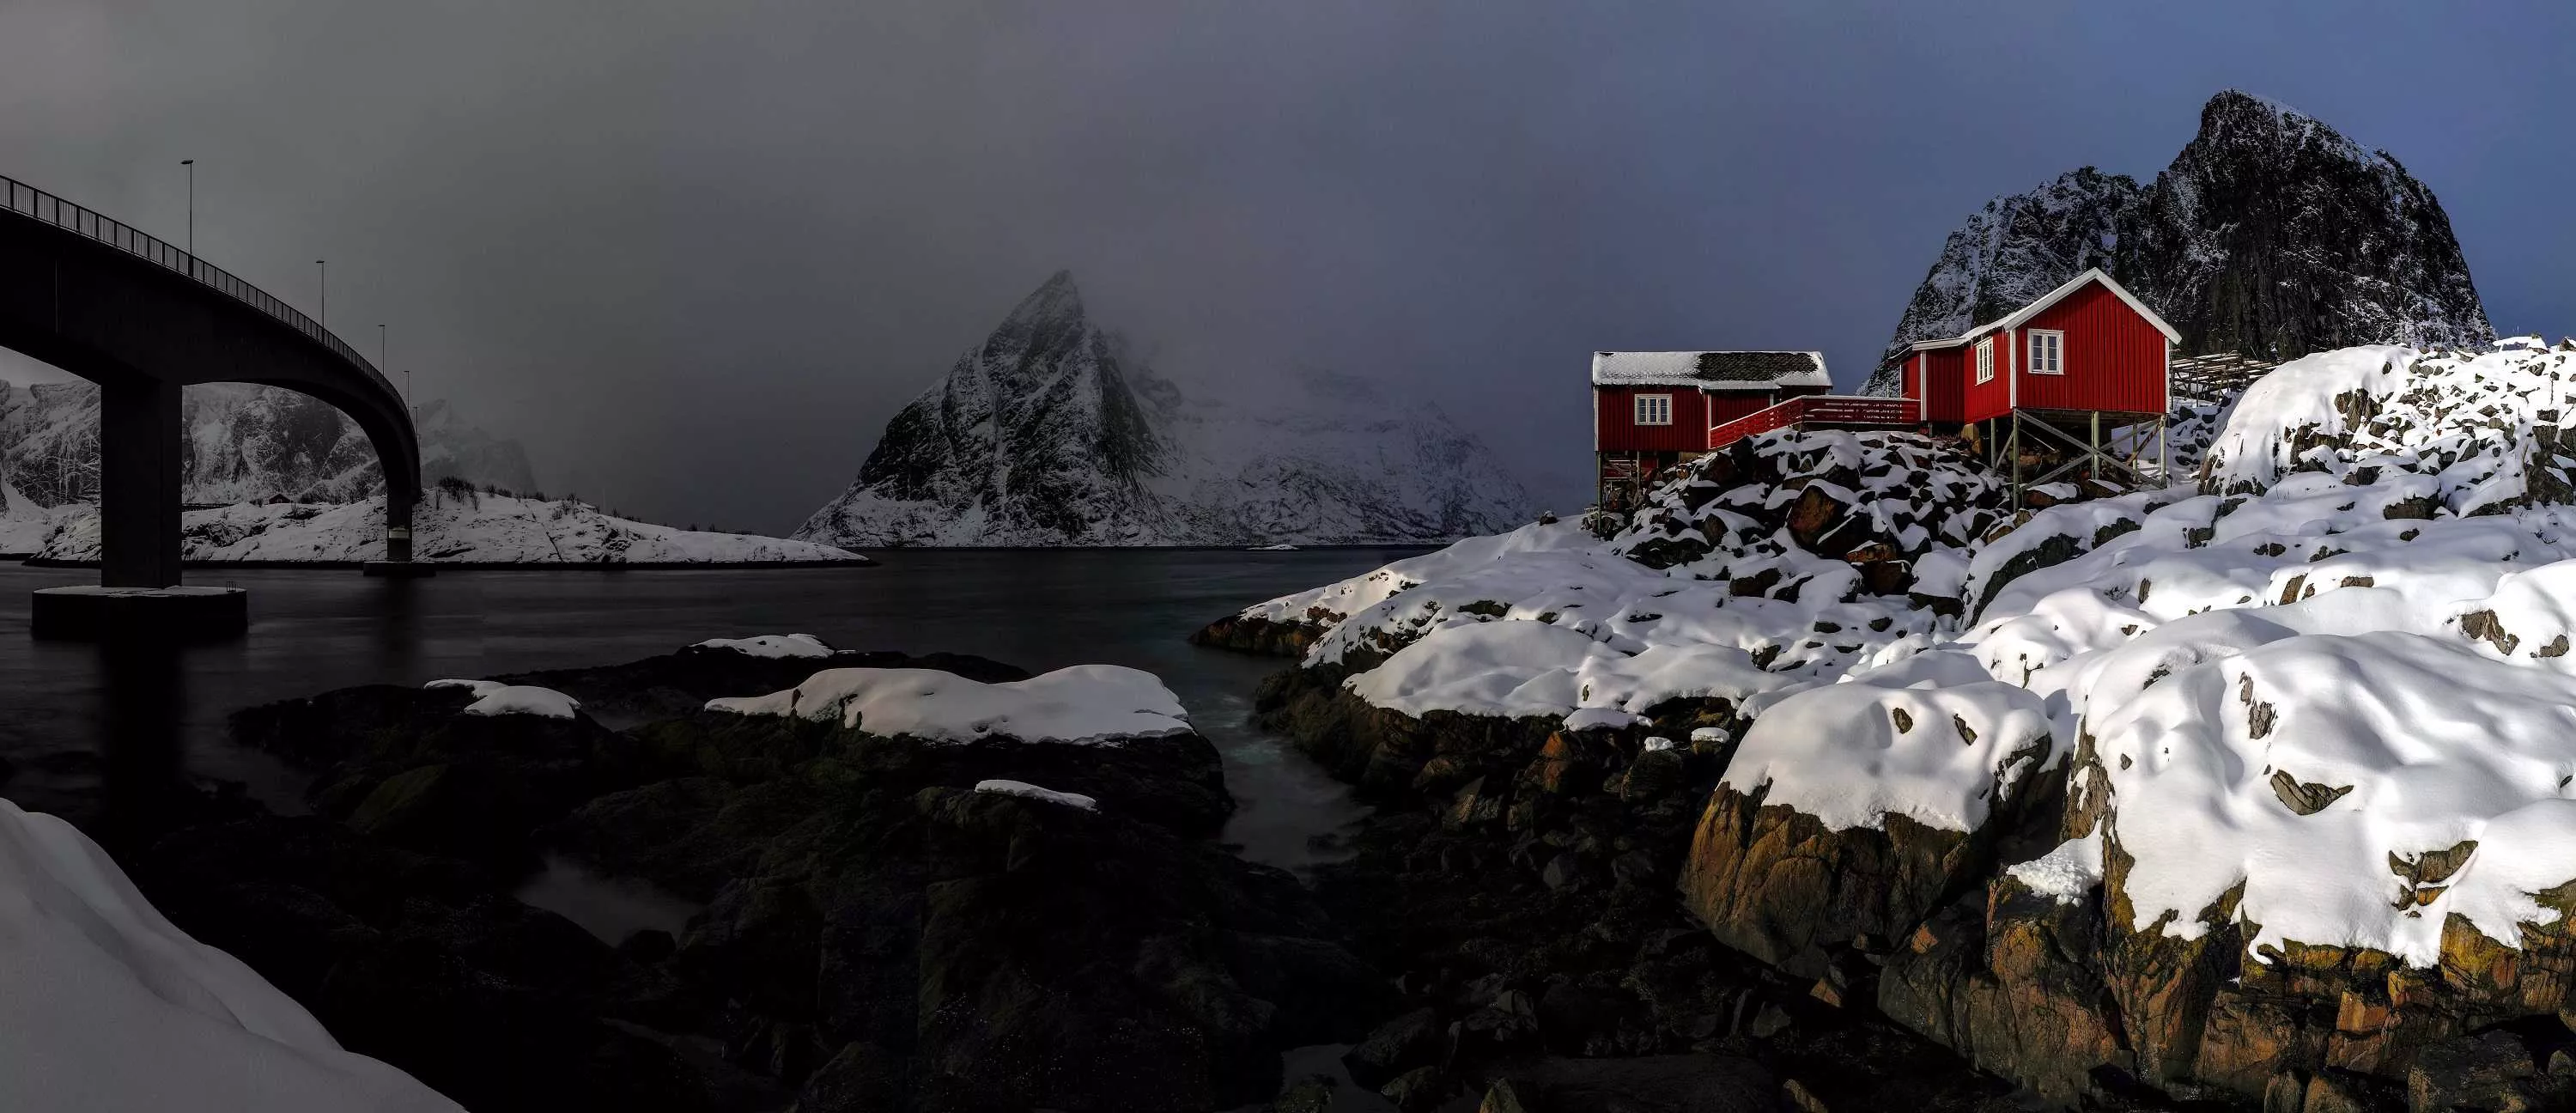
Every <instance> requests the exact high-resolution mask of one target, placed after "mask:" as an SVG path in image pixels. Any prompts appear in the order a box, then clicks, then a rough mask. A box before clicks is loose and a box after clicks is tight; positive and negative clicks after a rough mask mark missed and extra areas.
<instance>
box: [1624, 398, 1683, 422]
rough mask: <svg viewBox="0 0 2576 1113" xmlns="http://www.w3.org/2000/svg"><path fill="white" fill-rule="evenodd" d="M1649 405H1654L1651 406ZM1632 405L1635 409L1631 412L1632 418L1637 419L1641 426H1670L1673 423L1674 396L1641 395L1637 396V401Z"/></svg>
mask: <svg viewBox="0 0 2576 1113" xmlns="http://www.w3.org/2000/svg"><path fill="white" fill-rule="evenodd" d="M1649 403H1652V404H1651V405H1650V404H1649ZM1632 405H1633V406H1634V407H1635V408H1634V409H1632V410H1630V411H1629V413H1630V416H1633V417H1635V418H1636V419H1637V424H1639V425H1670V424H1672V423H1673V396H1672V395H1669V394H1640V395H1637V396H1636V401H1635V402H1634V403H1632Z"/></svg>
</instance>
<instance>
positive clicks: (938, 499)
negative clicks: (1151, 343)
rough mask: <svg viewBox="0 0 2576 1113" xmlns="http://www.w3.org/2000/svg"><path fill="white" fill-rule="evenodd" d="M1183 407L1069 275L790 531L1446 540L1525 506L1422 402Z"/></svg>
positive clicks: (955, 539) (965, 539)
mask: <svg viewBox="0 0 2576 1113" xmlns="http://www.w3.org/2000/svg"><path fill="white" fill-rule="evenodd" d="M1242 390H1248V391H1252V392H1255V393H1254V394H1253V395H1252V396H1250V397H1246V396H1245V395H1244V394H1242V393H1241V392H1240V391H1238V392H1235V393H1231V394H1229V396H1228V397H1226V398H1223V399H1219V398H1216V397H1213V396H1209V397H1190V396H1185V395H1184V394H1183V392H1182V391H1181V389H1180V388H1179V387H1178V386H1176V385H1174V384H1173V383H1171V382H1170V381H1168V380H1165V379H1163V378H1161V377H1159V376H1157V375H1155V374H1154V372H1153V371H1152V370H1151V369H1150V368H1148V367H1146V366H1145V365H1144V363H1143V362H1142V361H1141V360H1139V359H1137V358H1136V357H1135V356H1134V355H1133V354H1132V353H1130V352H1129V351H1127V350H1126V347H1125V345H1123V344H1122V343H1121V342H1120V341H1119V340H1118V339H1117V338H1116V337H1115V336H1114V335H1112V334H1111V333H1109V332H1106V331H1104V330H1103V329H1102V328H1101V327H1100V326H1098V325H1097V324H1096V323H1095V322H1093V321H1092V320H1091V319H1090V318H1089V316H1088V315H1087V314H1086V313H1085V311H1084V308H1083V304H1082V298H1081V294H1080V292H1079V291H1078V290H1077V289H1076V288H1075V286H1074V282H1073V277H1072V275H1070V274H1065V273H1059V274H1057V275H1056V276H1055V277H1053V278H1051V279H1049V280H1048V281H1047V283H1046V284H1045V285H1043V286H1041V287H1039V289H1038V290H1037V291H1036V292H1035V293H1032V294H1031V295H1029V297H1028V298H1027V299H1026V300H1024V301H1023V302H1021V303H1020V305H1019V306H1018V307H1017V308H1016V309H1014V310H1013V311H1012V312H1011V315H1010V317H1009V318H1008V319H1007V320H1005V321H1004V322H1003V323H1002V325H1001V326H1000V327H999V328H998V329H996V330H995V331H994V332H993V334H992V336H991V337H989V338H988V339H986V340H985V341H984V342H983V343H982V344H980V345H978V346H977V347H976V348H975V349H973V350H972V351H969V352H967V353H966V354H964V355H962V356H960V357H959V358H958V360H957V362H956V364H955V365H954V366H952V367H951V368H950V370H949V372H948V374H947V375H946V377H944V378H943V379H941V380H940V381H939V382H938V383H937V384H935V385H933V386H932V387H931V388H930V389H929V390H928V391H926V392H925V393H923V394H922V395H921V396H920V397H919V398H917V399H915V400H914V401H913V402H912V404H911V405H909V406H907V407H905V408H904V410H903V411H902V412H901V413H898V414H897V415H895V418H894V419H893V420H892V421H891V422H889V423H887V425H886V429H885V433H884V435H883V437H882V438H880V439H879V441H878V442H877V446H876V448H875V450H874V451H872V452H871V453H869V455H868V459H867V463H866V464H865V465H864V466H862V467H861V468H860V470H859V475H858V479H857V482H855V483H854V484H853V485H852V486H851V487H850V489H849V490H848V491H847V492H845V493H844V494H843V495H842V496H841V497H840V498H838V499H836V500H834V501H833V502H832V503H831V504H830V505H828V506H825V507H823V508H822V509H821V510H818V511H816V512H815V513H814V515H813V516H812V517H811V518H810V519H808V520H807V521H806V522H805V524H804V525H803V526H802V527H801V528H799V529H798V530H797V532H796V536H797V537H799V538H802V539H806V540H813V541H821V542H825V543H830V544H839V545H857V546H886V545H1190V544H1229V545H1230V544H1251V543H1274V542H1295V543H1333V542H1359V541H1411V540H1423V539H1446V538H1453V537H1458V536H1463V535H1467V534H1472V533H1479V532H1488V531H1493V530H1498V529H1504V528H1508V527H1509V526H1511V525H1512V524H1514V523H1516V522H1518V521H1519V520H1521V519H1522V518H1523V517H1525V516H1526V507H1527V506H1528V501H1529V500H1528V497H1527V495H1526V494H1525V493H1523V492H1522V490H1521V488H1520V486H1519V484H1518V483H1516V482H1515V481H1513V480H1512V479H1511V478H1510V477H1509V473H1508V471H1507V470H1506V469H1504V468H1503V467H1502V466H1501V464H1500V462H1499V461H1498V460H1496V459H1495V458H1494V456H1493V455H1492V454H1491V453H1490V452H1488V451H1487V450H1486V449H1485V447H1484V445H1483V444H1482V443H1480V442H1479V441H1477V440H1476V438H1475V437H1474V436H1473V435H1471V434H1469V433H1467V432H1465V431H1463V430H1461V429H1459V428H1458V427H1457V426H1455V425H1453V424H1452V423H1451V422H1450V421H1449V420H1448V418H1447V417H1446V416H1445V415H1443V414H1442V413H1441V412H1440V411H1439V410H1438V408H1437V407H1433V406H1429V405H1423V404H1417V403H1412V402H1405V401H1402V400H1398V399H1392V398H1388V397H1385V396H1384V394H1383V392H1382V391H1381V389H1380V388H1378V387H1376V386H1375V385H1373V384H1371V383H1369V382H1366V381H1364V380H1361V379H1358V378H1356V377H1351V376H1335V375H1324V374H1307V375H1303V376H1297V377H1294V378H1293V380H1292V381H1289V382H1283V383H1276V384H1259V383H1247V384H1242Z"/></svg>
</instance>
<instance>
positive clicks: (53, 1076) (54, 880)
mask: <svg viewBox="0 0 2576 1113" xmlns="http://www.w3.org/2000/svg"><path fill="white" fill-rule="evenodd" d="M0 1109H24V1110H50V1111H66V1113H69V1111H83V1110H96V1111H98V1113H110V1111H122V1110H139V1109H191V1110H205V1111H208V1113H339V1111H343V1110H352V1111H354V1110H380V1111H385V1113H392V1111H395V1110H406V1111H419V1113H454V1111H456V1110H458V1109H459V1107H458V1106H457V1105H456V1104H455V1103H454V1102H451V1101H448V1100H447V1099H445V1098H443V1097H440V1096H439V1095H438V1094H437V1093H435V1092H433V1091H431V1090H430V1089H429V1088H428V1087H426V1086H423V1085H421V1084H420V1083H418V1082H416V1081H414V1080H413V1079H412V1078H411V1077H410V1076H408V1075H405V1074H404V1073H402V1072H401V1071H398V1070H395V1069H394V1068H392V1067H389V1066H386V1065H385V1064H383V1063H380V1062H377V1061H376V1060H374V1059H370V1058H367V1057H365V1056H362V1055H354V1054H351V1053H349V1052H347V1051H344V1050H341V1048H340V1045H339V1044H338V1043H337V1042H335V1041H334V1040H332V1038H331V1035H330V1033H329V1032H326V1031H324V1030H323V1028H322V1025H321V1023H320V1022H319V1021H317V1020H315V1019H314V1018H313V1016H312V1014H310V1013H307V1012H305V1011H304V1009H303V1008H302V1007H301V1006H298V1005H297V1004H296V1003H295V1002H294V1001H292V1000H290V999H289V998H288V997H287V996H286V995H285V994H283V993H280V992H278V991H277V989H276V988H275V987H273V986H271V985H269V984H268V983H267V982H265V981H262V980H261V979H260V977H259V975H258V974H256V973H253V972H252V971H251V969H250V967H248V966H245V965H243V964H242V963H241V962H240V961H239V960H237V959H235V958H233V957H232V956H231V955H228V954H225V953H224V952H222V951H219V950H216V949H214V948H212V947H208V946H206V945H204V944H202V943H198V942H197V941H195V940H193V939H190V938H188V936H187V935H186V934H185V933H183V932H181V931H180V930H179V929H178V928H176V927H174V926H172V925H171V923H170V921H168V920H166V919H163V918H162V917H161V914H160V913H158V912H156V911H154V910H153V908H152V906H151V904H149V903H147V902H146V901H145V900H144V899H143V894H142V893H140V892H137V891H136V890H135V888H134V885H133V883H132V882H130V881H128V880H126V877H125V874H124V873H123V871H120V870H118V869H117V868H116V864H115V863H114V862H112V861H110V860H109V859H108V857H107V853H106V852H105V851H103V850H100V849H99V848H98V845H97V844H96V843H93V842H91V841H89V839H87V838H85V837H83V836H82V835H81V833H80V832H78V831H75V830H73V829H72V827H71V825H69V824H67V823H64V822H63V821H61V820H59V819H56V818H54V817H52V816H49V815H31V814H29V813H27V812H24V811H21V810H19V808H18V807H17V805H15V804H11V803H9V802H7V801H5V800H0Z"/></svg>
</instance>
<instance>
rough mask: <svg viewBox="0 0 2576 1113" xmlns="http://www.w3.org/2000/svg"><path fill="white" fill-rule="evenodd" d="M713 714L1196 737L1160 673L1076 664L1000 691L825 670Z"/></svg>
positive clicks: (880, 731) (1020, 735)
mask: <svg viewBox="0 0 2576 1113" xmlns="http://www.w3.org/2000/svg"><path fill="white" fill-rule="evenodd" d="M707 710H709V711H727V712H732V713H733V714H737V715H789V716H795V717H799V718H804V719H811V720H815V721H817V722H830V721H835V720H837V721H838V722H839V723H840V724H841V725H842V726H843V727H846V728H848V729H851V730H863V731H866V732H867V733H869V734H875V735H884V736H889V737H891V736H895V735H904V736H909V737H914V738H923V739H928V740H931V741H935V742H974V741H979V740H982V739H987V738H1012V739H1017V740H1019V741H1022V742H1072V743H1106V742H1116V741H1118V740H1121V739H1127V738H1146V737H1159V736H1163V735H1172V734H1188V733H1191V728H1190V721H1189V712H1187V711H1185V710H1183V709H1182V707H1181V700H1180V697H1178V696H1175V695H1173V694H1172V691H1171V689H1169V688H1166V687H1164V686H1163V682H1162V681H1161V680H1158V679H1156V678H1155V676H1154V674H1152V673H1149V672H1145V671H1143V670H1141V669H1131V668H1126V667H1123V666H1119V665H1075V666H1072V667H1070V668H1061V669H1057V670H1055V671H1054V672H1050V673H1046V674H1044V675H1042V676H1033V677H1030V678H1029V679H1027V680H1012V681H1005V682H1003V683H999V684H984V683H980V682H978V681H973V680H968V679H966V678H965V677H962V676H959V675H957V674H955V673H951V672H941V671H939V670H937V669H825V670H824V671H822V672H818V673H815V674H814V675H813V676H810V677H807V678H806V680H805V682H804V683H803V684H799V685H797V686H796V687H793V688H790V689H788V690H786V691H783V692H772V693H770V694H768V695H765V696H744V697H730V698H726V699H717V700H709V701H708V702H707Z"/></svg>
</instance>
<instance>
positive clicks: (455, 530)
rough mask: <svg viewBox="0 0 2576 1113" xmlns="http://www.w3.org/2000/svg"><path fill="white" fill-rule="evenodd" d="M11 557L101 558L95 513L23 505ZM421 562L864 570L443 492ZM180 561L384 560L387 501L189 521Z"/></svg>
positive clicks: (764, 545)
mask: <svg viewBox="0 0 2576 1113" xmlns="http://www.w3.org/2000/svg"><path fill="white" fill-rule="evenodd" d="M0 511H5V516H0V555H14V556H23V557H25V558H26V559H28V561H29V562H30V563H34V564H40V565H79V564H87V563H92V562H95V561H97V560H98V559H99V528H98V514H97V512H96V510H95V509H94V508H92V507H88V506H73V507H61V508H51V509H46V508H37V507H34V506H33V505H32V504H26V503H24V502H23V500H20V501H18V502H13V503H12V504H11V505H10V506H9V507H7V508H0ZM412 530H413V552H414V554H415V556H416V557H417V559H420V560H423V561H430V562H435V563H439V564H446V565H458V566H484V567H567V566H572V567H578V566H595V565H614V566H620V567H685V566H721V565H735V564H745V565H764V566H792V565H821V564H833V565H864V564H869V563H873V562H871V561H869V560H868V558H866V557H864V556H860V555H859V554H857V553H854V552H851V551H849V550H847V549H842V548H836V547H834V546H830V545H820V544H815V543H812V542H807V541H793V540H788V539H785V538H778V537H762V536H758V535H755V534H740V533H714V532H708V531H703V530H690V529H682V528H679V527H677V526H664V525H655V524H653V523H650V522H639V521H635V520H633V519H629V518H620V517H616V516H614V515H610V514H607V513H604V512H602V511H600V510H599V508H597V507H594V506H591V505H588V504H586V503H581V502H576V501H573V500H569V499H565V500H544V499H532V498H522V497H519V496H515V495H492V494H480V493H476V492H471V491H467V492H461V493H460V492H450V491H445V490H433V491H431V492H430V493H428V494H427V495H424V496H423V497H422V500H421V503H420V506H419V509H418V512H417V514H416V515H415V517H414V520H413V526H412ZM180 545H181V559H183V560H187V561H191V562H203V563H218V564H233V565H262V564H278V565H312V564H334V563H356V562H362V561H369V560H377V559H381V558H382V557H383V555H384V500H383V499H382V498H381V497H379V498H371V499H366V500H363V501H359V502H352V503H341V504H336V505H316V504H310V503H240V504H237V505H233V506H221V507H214V508H211V509H202V510H190V511H186V512H184V513H183V514H181V515H180Z"/></svg>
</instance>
